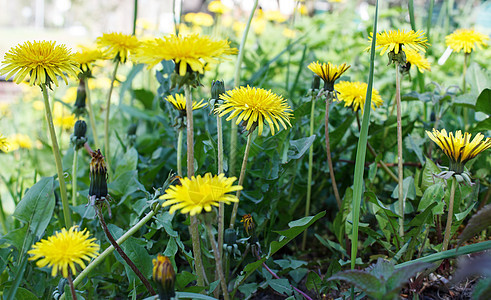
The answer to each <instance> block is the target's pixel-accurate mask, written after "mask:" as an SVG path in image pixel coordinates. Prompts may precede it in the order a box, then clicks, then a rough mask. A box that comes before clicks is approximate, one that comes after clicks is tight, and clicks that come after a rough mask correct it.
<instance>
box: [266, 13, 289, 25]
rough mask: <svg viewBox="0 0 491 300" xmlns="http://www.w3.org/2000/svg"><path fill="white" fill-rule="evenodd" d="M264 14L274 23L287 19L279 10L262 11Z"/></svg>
mask: <svg viewBox="0 0 491 300" xmlns="http://www.w3.org/2000/svg"><path fill="white" fill-rule="evenodd" d="M264 16H265V17H266V19H267V20H268V21H272V22H276V23H283V22H285V21H286V20H288V18H287V17H286V16H285V15H284V14H282V13H281V12H280V11H279V10H270V11H266V12H264Z"/></svg>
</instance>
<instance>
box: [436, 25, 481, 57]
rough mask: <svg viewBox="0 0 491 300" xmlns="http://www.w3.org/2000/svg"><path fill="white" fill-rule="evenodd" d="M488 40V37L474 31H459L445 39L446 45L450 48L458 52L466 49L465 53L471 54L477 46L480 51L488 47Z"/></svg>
mask: <svg viewBox="0 0 491 300" xmlns="http://www.w3.org/2000/svg"><path fill="white" fill-rule="evenodd" d="M486 40H489V37H488V36H486V35H484V34H482V33H480V32H477V31H475V30H474V29H457V30H455V31H454V32H453V33H452V34H450V35H447V36H446V37H445V43H446V44H447V46H448V47H450V48H451V49H452V50H453V51H457V52H460V51H461V50H462V49H464V52H465V53H471V52H472V51H473V50H474V49H475V46H476V45H477V47H478V48H479V49H482V47H483V46H487V43H486Z"/></svg>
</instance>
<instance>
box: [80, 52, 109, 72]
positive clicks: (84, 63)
mask: <svg viewBox="0 0 491 300" xmlns="http://www.w3.org/2000/svg"><path fill="white" fill-rule="evenodd" d="M74 58H75V61H76V62H77V63H79V64H80V69H82V71H83V72H87V71H91V70H92V67H93V66H94V63H95V62H96V61H98V60H104V59H106V58H107V57H106V56H105V55H104V53H103V52H102V51H101V50H99V49H95V48H88V47H82V49H81V50H80V51H78V52H77V53H75V56H74Z"/></svg>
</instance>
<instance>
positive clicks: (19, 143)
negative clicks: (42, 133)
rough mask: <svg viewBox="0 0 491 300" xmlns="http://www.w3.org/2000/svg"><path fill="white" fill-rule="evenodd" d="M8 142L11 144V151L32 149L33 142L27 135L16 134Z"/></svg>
mask: <svg viewBox="0 0 491 300" xmlns="http://www.w3.org/2000/svg"><path fill="white" fill-rule="evenodd" d="M8 141H9V143H10V148H9V150H10V151H15V150H17V149H32V140H31V138H30V137H29V136H28V135H26V134H23V133H16V134H14V135H11V136H9V138H8Z"/></svg>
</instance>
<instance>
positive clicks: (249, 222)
mask: <svg viewBox="0 0 491 300" xmlns="http://www.w3.org/2000/svg"><path fill="white" fill-rule="evenodd" d="M241 222H242V223H244V229H245V231H246V233H247V235H248V236H251V235H253V234H254V230H255V229H256V224H254V219H253V218H252V216H251V215H250V214H247V215H244V216H243V217H242V220H241Z"/></svg>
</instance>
